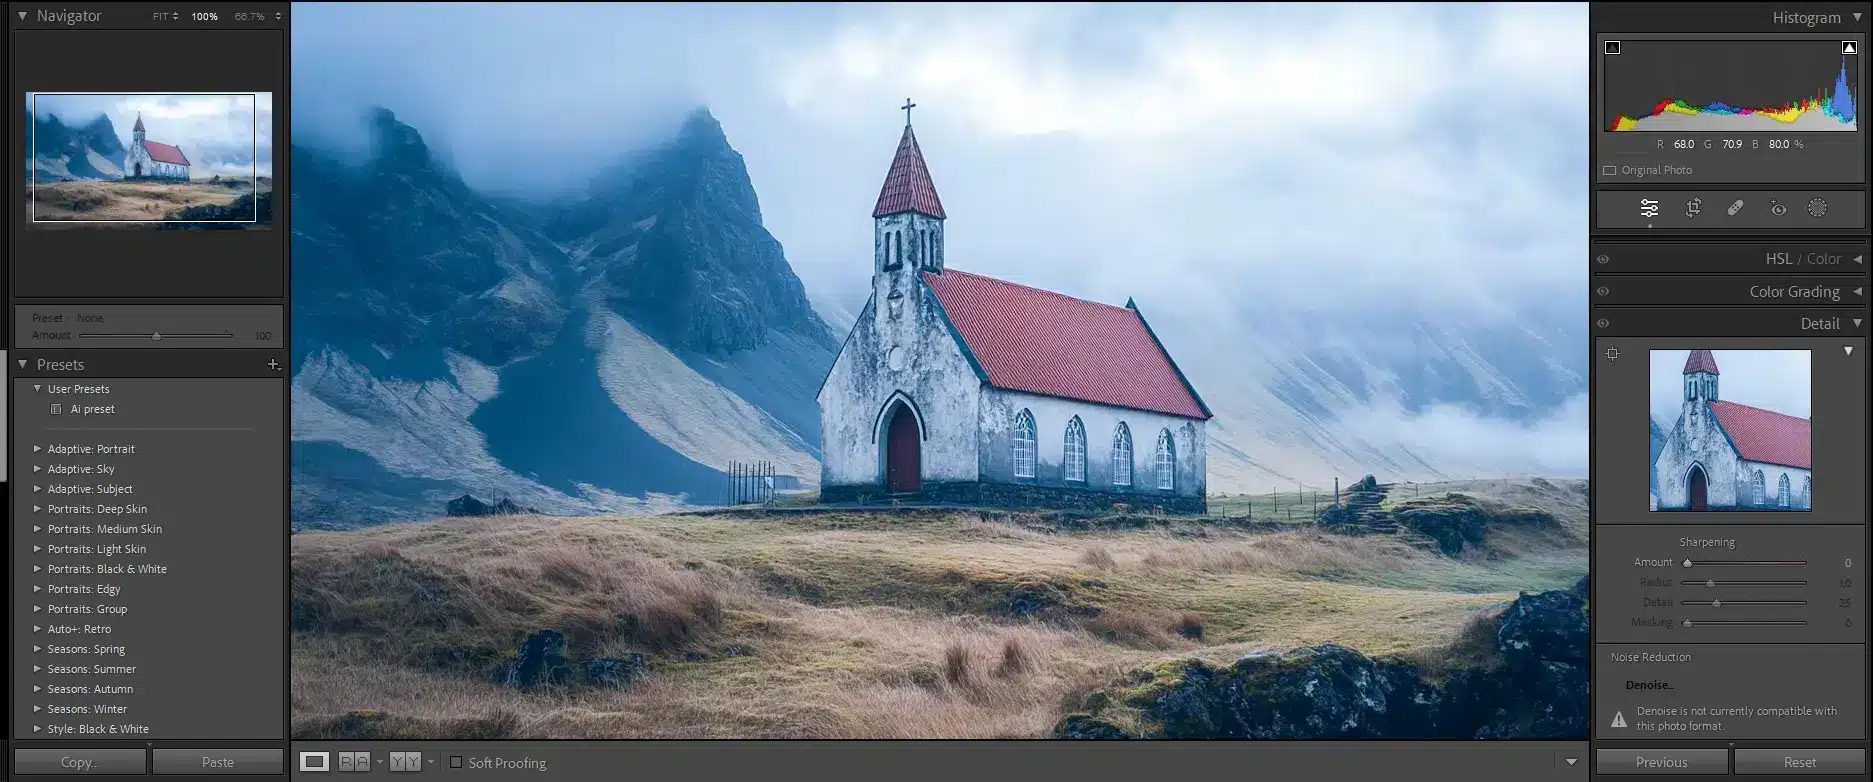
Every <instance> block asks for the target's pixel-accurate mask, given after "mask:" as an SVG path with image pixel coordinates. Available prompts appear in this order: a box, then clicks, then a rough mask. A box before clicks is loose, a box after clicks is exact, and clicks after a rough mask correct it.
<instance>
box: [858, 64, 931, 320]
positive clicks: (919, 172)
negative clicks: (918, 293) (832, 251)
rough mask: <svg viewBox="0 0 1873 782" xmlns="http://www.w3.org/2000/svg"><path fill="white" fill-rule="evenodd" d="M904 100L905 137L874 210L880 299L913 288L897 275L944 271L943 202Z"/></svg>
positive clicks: (908, 104)
mask: <svg viewBox="0 0 1873 782" xmlns="http://www.w3.org/2000/svg"><path fill="white" fill-rule="evenodd" d="M916 106H917V104H915V103H912V102H910V101H909V100H905V101H904V105H903V106H902V107H901V108H902V109H903V110H904V135H903V136H902V137H900V138H899V139H898V142H897V154H896V155H895V156H893V157H892V158H891V169H890V171H888V172H887V173H886V174H885V178H884V187H883V188H882V189H880V190H879V192H878V205H877V206H876V207H874V208H873V209H872V212H871V217H872V255H873V261H872V272H873V274H872V277H873V281H874V282H873V286H872V287H873V290H874V292H876V293H878V294H879V296H880V301H881V302H882V301H883V300H884V298H885V297H886V296H888V295H889V294H890V293H891V292H893V291H895V292H899V293H902V294H904V295H906V296H908V295H910V294H911V292H912V289H910V288H907V287H904V286H899V285H895V284H892V283H893V281H894V280H897V279H899V278H906V279H915V278H916V275H917V273H918V272H923V271H931V272H939V273H940V272H942V271H943V220H944V214H943V201H942V200H941V199H939V198H937V191H936V184H935V183H934V182H932V181H931V180H930V168H929V167H928V166H926V165H925V164H924V159H923V149H921V148H920V147H918V146H917V134H916V132H915V131H913V130H911V124H910V110H911V109H913V108H916Z"/></svg>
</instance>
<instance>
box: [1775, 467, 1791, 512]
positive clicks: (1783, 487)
mask: <svg viewBox="0 0 1873 782" xmlns="http://www.w3.org/2000/svg"><path fill="white" fill-rule="evenodd" d="M1788 500H1789V497H1788V473H1782V477H1780V478H1777V479H1775V504H1777V505H1780V506H1782V507H1784V508H1786V507H1788Z"/></svg>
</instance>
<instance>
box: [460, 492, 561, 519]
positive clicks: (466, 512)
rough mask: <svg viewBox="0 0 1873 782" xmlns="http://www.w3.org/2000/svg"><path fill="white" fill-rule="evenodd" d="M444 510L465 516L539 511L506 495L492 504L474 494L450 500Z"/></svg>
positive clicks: (504, 514)
mask: <svg viewBox="0 0 1873 782" xmlns="http://www.w3.org/2000/svg"><path fill="white" fill-rule="evenodd" d="M443 512H444V513H446V514H448V515H450V516H463V517H473V516H518V515H520V514H523V513H533V514H538V513H539V511H537V510H534V509H533V508H523V507H520V506H519V505H516V504H514V501H513V500H511V499H508V498H506V497H502V498H501V499H499V500H496V501H495V502H494V504H492V505H490V504H488V503H485V502H482V501H481V500H478V499H475V497H474V495H472V494H464V495H462V496H460V497H456V498H455V499H452V500H449V502H448V504H447V505H445V506H443Z"/></svg>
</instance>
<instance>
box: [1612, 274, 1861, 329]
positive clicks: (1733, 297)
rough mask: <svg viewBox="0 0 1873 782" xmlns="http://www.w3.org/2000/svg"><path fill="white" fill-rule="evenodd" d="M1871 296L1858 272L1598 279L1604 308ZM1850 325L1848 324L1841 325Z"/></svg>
mask: <svg viewBox="0 0 1873 782" xmlns="http://www.w3.org/2000/svg"><path fill="white" fill-rule="evenodd" d="M1753 289H1757V290H1753ZM1761 289H1767V290H1766V291H1765V290H1761ZM1855 291H1859V293H1855ZM1866 300H1867V299H1866V277H1864V276H1861V275H1857V274H1856V275H1852V276H1848V275H1839V276H1831V277H1812V276H1805V275H1804V276H1794V275H1787V274H1775V273H1758V274H1751V275H1747V276H1742V277H1686V276H1682V275H1680V276H1664V275H1660V276H1644V277H1641V276H1633V277H1607V278H1600V279H1598V280H1595V282H1594V290H1593V302H1594V304H1597V305H1603V306H1621V305H1624V306H1662V305H1673V304H1682V305H1708V304H1718V305H1726V304H1727V305H1732V306H1764V305H1769V306H1784V307H1786V306H1795V307H1802V308H1808V307H1840V306H1855V307H1864V306H1866ZM1850 326H1851V324H1847V323H1843V324H1842V326H1841V329H1842V330H1845V329H1847V328H1849V327H1850Z"/></svg>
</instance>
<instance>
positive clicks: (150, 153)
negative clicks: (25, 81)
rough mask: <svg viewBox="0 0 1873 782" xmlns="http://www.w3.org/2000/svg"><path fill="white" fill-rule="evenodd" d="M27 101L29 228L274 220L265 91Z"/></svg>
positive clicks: (241, 224) (51, 96) (262, 223)
mask: <svg viewBox="0 0 1873 782" xmlns="http://www.w3.org/2000/svg"><path fill="white" fill-rule="evenodd" d="M25 99H26V133H25V134H24V138H25V142H26V143H25V149H24V150H23V152H24V157H25V160H26V167H27V171H26V210H27V217H28V222H29V225H30V226H31V227H33V228H36V229H46V228H93V229H96V228H157V229H185V230H187V229H192V230H203V229H217V228H219V229H265V228H271V227H272V222H273V208H272V200H273V192H272V191H273V96H272V94H271V93H265V92H259V93H101V92H84V93H79V92H29V93H26V95H25Z"/></svg>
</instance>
